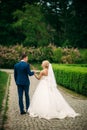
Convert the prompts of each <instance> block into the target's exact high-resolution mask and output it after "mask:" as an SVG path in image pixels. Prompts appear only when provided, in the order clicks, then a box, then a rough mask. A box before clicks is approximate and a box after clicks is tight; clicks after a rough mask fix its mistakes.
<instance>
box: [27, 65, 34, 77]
mask: <svg viewBox="0 0 87 130" xmlns="http://www.w3.org/2000/svg"><path fill="white" fill-rule="evenodd" d="M27 73H28V74H29V76H32V75H34V71H31V70H30V65H29V64H27Z"/></svg>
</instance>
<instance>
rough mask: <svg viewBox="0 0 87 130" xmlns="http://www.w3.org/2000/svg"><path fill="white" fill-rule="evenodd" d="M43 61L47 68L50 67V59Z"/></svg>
mask: <svg viewBox="0 0 87 130" xmlns="http://www.w3.org/2000/svg"><path fill="white" fill-rule="evenodd" d="M42 63H43V64H44V67H45V68H48V67H49V61H48V60H44V61H43V62H42Z"/></svg>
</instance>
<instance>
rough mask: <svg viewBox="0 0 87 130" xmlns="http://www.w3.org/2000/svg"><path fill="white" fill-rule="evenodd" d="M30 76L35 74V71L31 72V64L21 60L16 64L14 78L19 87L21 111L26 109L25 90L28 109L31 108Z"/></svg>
mask: <svg viewBox="0 0 87 130" xmlns="http://www.w3.org/2000/svg"><path fill="white" fill-rule="evenodd" d="M28 75H29V76H32V75H34V72H31V70H30V65H29V64H28V63H26V62H24V61H20V62H19V63H17V64H15V66H14V79H15V82H16V85H17V88H18V96H19V107H20V112H21V113H22V112H23V111H24V104H23V92H25V98H26V110H27V109H28V108H29V105H30V99H29V85H30V80H29V77H28Z"/></svg>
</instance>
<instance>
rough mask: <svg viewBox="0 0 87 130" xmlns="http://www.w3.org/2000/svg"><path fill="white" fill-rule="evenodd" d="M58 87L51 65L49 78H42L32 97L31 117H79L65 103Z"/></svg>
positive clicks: (29, 110)
mask: <svg viewBox="0 0 87 130" xmlns="http://www.w3.org/2000/svg"><path fill="white" fill-rule="evenodd" d="M56 86H57V85H56V81H55V77H54V73H53V70H52V66H51V64H50V65H49V70H48V76H43V77H42V79H41V80H40V82H39V84H38V86H37V88H36V90H35V93H34V95H33V97H32V100H31V104H30V107H29V109H28V112H29V115H30V116H31V117H37V116H38V117H39V118H45V119H52V118H59V119H63V118H65V117H75V116H78V115H79V114H78V113H76V112H75V111H74V110H73V109H72V108H71V107H70V106H69V104H68V103H67V102H66V101H65V99H64V97H63V96H62V95H61V93H60V91H59V90H58V89H57V87H56Z"/></svg>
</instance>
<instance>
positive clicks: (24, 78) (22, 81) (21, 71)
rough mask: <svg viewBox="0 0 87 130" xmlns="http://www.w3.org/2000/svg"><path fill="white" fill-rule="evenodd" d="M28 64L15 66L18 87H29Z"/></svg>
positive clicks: (21, 63)
mask: <svg viewBox="0 0 87 130" xmlns="http://www.w3.org/2000/svg"><path fill="white" fill-rule="evenodd" d="M27 67H28V64H27V63H26V62H22V61H21V62H19V63H17V64H16V65H15V67H14V69H15V79H16V84H17V85H28V84H29V78H28V73H27Z"/></svg>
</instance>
